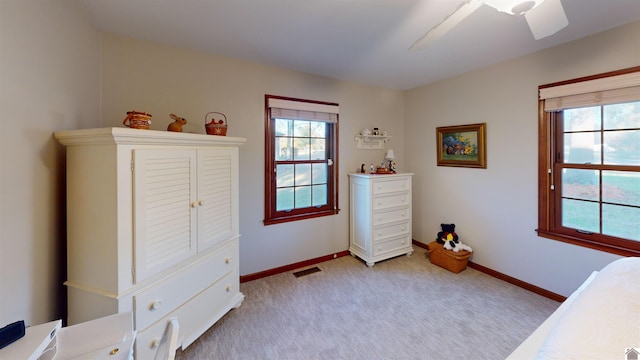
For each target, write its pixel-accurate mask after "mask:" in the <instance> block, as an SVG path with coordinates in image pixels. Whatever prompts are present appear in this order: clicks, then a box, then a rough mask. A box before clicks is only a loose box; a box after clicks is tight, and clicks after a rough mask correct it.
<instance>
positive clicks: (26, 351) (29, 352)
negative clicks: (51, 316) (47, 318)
mask: <svg viewBox="0 0 640 360" xmlns="http://www.w3.org/2000/svg"><path fill="white" fill-rule="evenodd" d="M61 327H62V321H61V320H55V321H51V322H48V323H44V324H40V325H35V326H29V327H28V328H26V329H25V330H24V333H25V334H24V336H23V337H21V338H20V339H18V340H16V341H15V342H14V343H13V344H10V345H8V346H7V347H5V348H3V349H1V350H0V359H28V360H37V359H38V358H41V359H53V357H54V356H55V355H56V349H55V347H56V340H57V338H56V335H57V334H58V330H60V328H61ZM49 356H50V357H49Z"/></svg>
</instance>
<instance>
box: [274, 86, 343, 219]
mask: <svg viewBox="0 0 640 360" xmlns="http://www.w3.org/2000/svg"><path fill="white" fill-rule="evenodd" d="M269 99H283V100H292V101H299V102H308V103H314V104H322V105H336V106H337V105H338V104H336V103H329V102H323V101H315V100H305V99H297V98H292V97H284V96H276V95H268V94H267V95H265V102H264V103H265V108H264V118H265V139H264V140H265V141H264V146H265V148H264V152H265V168H264V171H265V172H264V184H265V185H264V214H265V217H264V220H263V223H264V225H273V224H280V223H285V222H290V221H298V220H305V219H313V218H317V217H322V216H329V215H336V214H338V213H339V212H340V209H339V208H338V198H339V197H338V193H339V187H338V179H340V177H339V172H338V157H339V156H338V154H339V153H338V150H339V149H338V132H339V126H338V123H336V124H335V125H334V126H333V131H332V132H331V133H330V134H329V137H328V139H329V141H328V144H329V146H331V147H332V149H331V153H332V154H333V158H332V160H333V165H331V167H332V169H331V174H332V175H331V181H330V182H329V183H328V187H327V195H328V197H329V204H328V205H327V206H323V207H321V208H318V209H317V210H312V209H309V208H306V209H294V210H292V211H290V212H287V213H286V214H284V212H282V211H280V212H278V211H276V210H275V193H274V189H275V181H276V177H275V176H273V171H272V169H273V168H274V165H275V154H274V151H275V149H274V143H273V132H274V131H275V130H274V129H273V128H272V121H271V117H270V112H269V108H268V106H267V104H268V100H269Z"/></svg>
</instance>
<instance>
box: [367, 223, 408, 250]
mask: <svg viewBox="0 0 640 360" xmlns="http://www.w3.org/2000/svg"><path fill="white" fill-rule="evenodd" d="M410 230H411V229H410V228H409V220H406V221H403V222H400V223H396V224H392V225H383V226H376V227H375V228H374V229H373V242H374V244H375V243H376V242H377V241H379V240H381V239H386V238H390V237H393V236H398V235H403V234H406V233H408V232H409V231H410Z"/></svg>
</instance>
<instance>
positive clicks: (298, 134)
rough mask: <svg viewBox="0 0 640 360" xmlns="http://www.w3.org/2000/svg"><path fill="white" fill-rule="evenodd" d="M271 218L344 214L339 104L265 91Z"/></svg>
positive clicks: (268, 216)
mask: <svg viewBox="0 0 640 360" xmlns="http://www.w3.org/2000/svg"><path fill="white" fill-rule="evenodd" d="M265 105H266V106H265V122H266V124H265V219H264V224H265V225H270V224H276V223H282V222H287V221H294V220H301V219H308V218H312V217H319V216H326V215H334V214H337V213H338V211H339V210H338V208H337V206H338V184H337V178H338V167H337V165H338V146H337V143H338V114H339V111H338V110H339V107H338V104H335V103H327V102H320V101H313V100H302V99H294V98H287V97H280V96H274V95H265Z"/></svg>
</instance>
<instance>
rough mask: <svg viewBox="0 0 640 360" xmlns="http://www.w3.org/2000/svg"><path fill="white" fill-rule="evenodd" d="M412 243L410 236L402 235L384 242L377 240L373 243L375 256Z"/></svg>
mask: <svg viewBox="0 0 640 360" xmlns="http://www.w3.org/2000/svg"><path fill="white" fill-rule="evenodd" d="M410 244H411V239H410V237H409V236H406V235H405V236H402V237H398V238H395V239H391V240H388V241H384V242H377V243H375V244H374V245H373V256H378V255H380V254H384V253H386V252H390V251H393V250H397V249H404V248H407V246H409V245H410Z"/></svg>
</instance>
